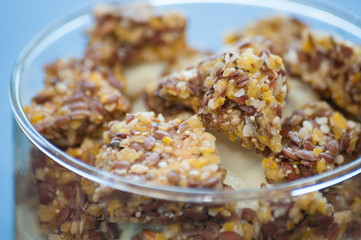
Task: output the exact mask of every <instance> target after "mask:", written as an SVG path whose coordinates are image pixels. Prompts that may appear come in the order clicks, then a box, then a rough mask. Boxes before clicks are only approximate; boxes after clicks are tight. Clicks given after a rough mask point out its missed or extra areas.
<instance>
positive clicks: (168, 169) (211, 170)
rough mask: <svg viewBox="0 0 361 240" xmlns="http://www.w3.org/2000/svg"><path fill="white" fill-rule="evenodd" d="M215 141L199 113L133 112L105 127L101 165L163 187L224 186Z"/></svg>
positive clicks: (99, 155) (120, 173)
mask: <svg viewBox="0 0 361 240" xmlns="http://www.w3.org/2000/svg"><path fill="white" fill-rule="evenodd" d="M215 140H216V139H215V137H214V136H213V135H211V134H209V133H206V132H204V127H203V124H202V122H201V121H200V120H199V119H198V118H197V117H192V118H190V119H188V120H186V121H182V120H181V119H175V120H173V121H170V122H165V121H164V118H163V116H162V115H158V117H156V116H155V114H154V113H153V112H140V113H135V114H127V116H126V121H122V122H118V121H113V122H111V123H110V124H109V127H108V130H107V131H105V132H104V142H105V145H104V146H103V147H102V148H101V149H100V152H99V154H98V155H97V160H96V165H97V166H98V167H99V168H101V169H104V170H106V171H109V172H112V173H115V174H118V175H121V176H125V177H128V178H135V179H140V180H143V181H146V182H148V183H150V184H155V185H160V186H164V185H171V186H180V187H204V188H222V187H223V184H222V183H223V177H224V173H225V172H224V169H223V168H222V167H221V166H220V160H219V156H218V151H217V149H216V146H215Z"/></svg>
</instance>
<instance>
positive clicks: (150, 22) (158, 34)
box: [86, 4, 187, 65]
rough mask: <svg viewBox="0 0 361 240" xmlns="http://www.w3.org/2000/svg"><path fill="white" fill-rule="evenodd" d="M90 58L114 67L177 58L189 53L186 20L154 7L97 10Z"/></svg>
mask: <svg viewBox="0 0 361 240" xmlns="http://www.w3.org/2000/svg"><path fill="white" fill-rule="evenodd" d="M93 15H94V18H95V26H94V27H93V28H92V29H91V30H90V31H89V36H90V40H89V44H88V49H87V51H86V56H87V57H89V58H91V59H93V60H94V61H97V62H100V63H105V64H108V65H113V64H115V63H122V64H135V63H140V62H145V61H147V62H148V61H162V60H171V59H174V58H176V57H177V56H178V55H179V54H181V53H182V52H184V51H185V50H186V49H187V44H186V33H185V29H186V25H187V22H186V19H185V17H184V16H183V15H182V14H180V13H176V12H170V11H159V9H155V8H153V7H152V6H150V5H146V4H137V5H136V4H134V5H131V6H118V5H114V4H102V5H99V6H97V7H96V8H95V9H94V14H93Z"/></svg>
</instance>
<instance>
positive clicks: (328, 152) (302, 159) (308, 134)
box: [262, 102, 361, 182]
mask: <svg viewBox="0 0 361 240" xmlns="http://www.w3.org/2000/svg"><path fill="white" fill-rule="evenodd" d="M281 132H282V135H283V136H284V145H283V148H282V151H281V152H280V153H272V154H271V155H270V156H269V157H268V158H265V159H264V160H263V162H262V166H263V167H264V168H265V174H266V178H267V180H268V181H269V182H280V181H289V180H295V179H298V178H301V177H308V176H312V175H315V174H320V173H323V172H325V171H329V170H332V169H334V168H335V167H337V166H339V165H342V164H344V163H346V162H348V161H350V160H353V159H354V158H355V157H357V156H358V154H359V152H360V147H361V146H360V144H361V140H360V139H361V125H360V124H359V123H357V122H354V121H351V120H348V119H346V118H345V117H344V116H343V115H342V114H341V113H340V112H337V111H335V110H333V109H332V108H331V107H330V106H329V105H328V104H327V103H325V102H318V103H314V104H308V105H306V106H304V107H303V108H302V109H301V110H298V111H295V112H294V114H293V115H292V117H290V118H289V119H287V120H286V122H285V123H284V124H283V126H282V131H281Z"/></svg>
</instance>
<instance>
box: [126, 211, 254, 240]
mask: <svg viewBox="0 0 361 240" xmlns="http://www.w3.org/2000/svg"><path fill="white" fill-rule="evenodd" d="M256 236H257V224H256V212H255V211H254V210H253V209H250V208H244V209H241V210H240V211H239V214H238V215H237V216H234V218H233V219H228V220H224V219H212V218H210V219H207V220H203V221H193V222H192V221H191V222H187V223H181V224H179V223H174V224H170V225H167V226H165V227H164V228H163V229H162V230H161V231H155V230H151V229H144V230H143V231H142V232H140V233H139V234H137V235H136V236H134V237H133V238H132V240H145V239H147V240H156V239H169V240H179V239H182V240H192V239H200V240H202V239H203V240H206V239H207V240H208V239H220V240H226V239H234V240H240V239H243V240H251V239H256Z"/></svg>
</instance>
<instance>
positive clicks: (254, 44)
mask: <svg viewBox="0 0 361 240" xmlns="http://www.w3.org/2000/svg"><path fill="white" fill-rule="evenodd" d="M270 47H271V42H270V41H269V40H267V39H265V38H264V37H261V36H254V37H246V38H242V39H240V40H239V41H237V42H235V43H233V44H230V45H228V46H226V47H225V48H224V49H223V50H222V53H220V54H215V55H212V56H208V57H206V58H204V59H203V60H202V61H198V62H197V63H195V64H194V65H191V66H187V68H183V69H180V70H179V69H178V71H175V72H174V73H171V74H169V75H168V76H165V77H163V78H162V79H160V80H159V81H158V82H157V83H156V84H152V85H150V86H148V88H147V89H146V91H147V95H146V102H147V105H148V107H149V108H150V109H151V110H153V111H156V112H160V113H162V114H166V115H172V114H174V113H178V112H182V111H188V112H194V113H197V112H198V111H199V109H200V107H201V104H202V99H203V96H204V94H205V92H206V91H207V86H205V79H206V78H211V77H214V76H211V74H212V72H213V71H214V68H215V67H217V66H216V64H217V62H218V61H222V60H221V59H222V58H224V52H236V53H241V52H244V51H245V50H246V49H248V48H253V49H254V50H255V53H256V54H259V53H260V52H261V51H263V50H266V49H268V48H270ZM191 55H192V54H191ZM200 55H205V54H202V53H200ZM213 75H214V74H213Z"/></svg>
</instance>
